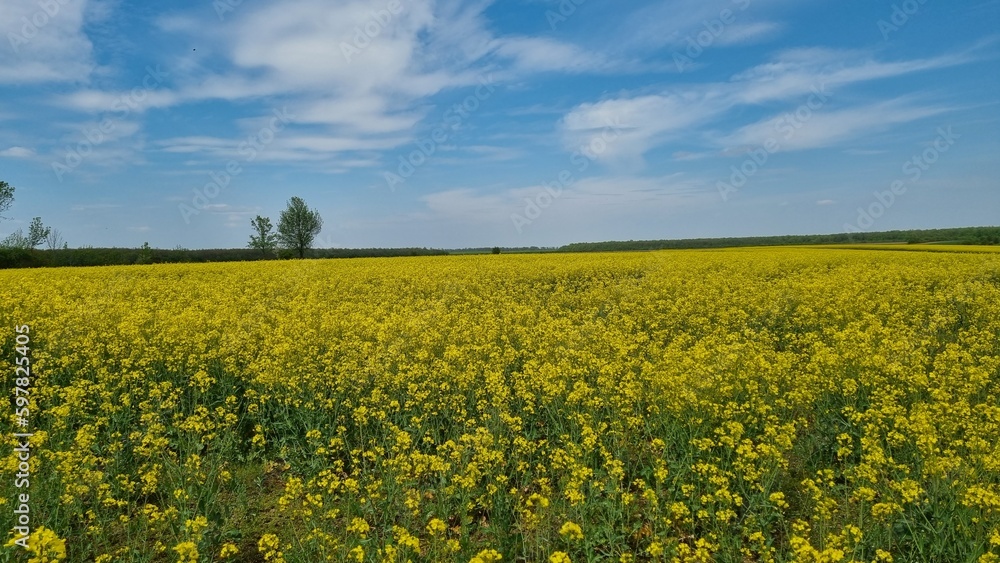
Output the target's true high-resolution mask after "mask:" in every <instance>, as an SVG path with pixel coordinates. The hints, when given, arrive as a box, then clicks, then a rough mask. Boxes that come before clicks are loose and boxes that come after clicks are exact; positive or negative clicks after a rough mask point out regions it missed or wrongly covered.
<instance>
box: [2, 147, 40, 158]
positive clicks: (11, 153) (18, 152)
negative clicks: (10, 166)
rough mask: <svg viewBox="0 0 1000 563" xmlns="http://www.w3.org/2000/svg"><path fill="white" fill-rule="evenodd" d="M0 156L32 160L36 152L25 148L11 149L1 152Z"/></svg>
mask: <svg viewBox="0 0 1000 563" xmlns="http://www.w3.org/2000/svg"><path fill="white" fill-rule="evenodd" d="M0 156H4V157H8V158H31V157H33V156H35V151H33V150H31V149H26V148H24V147H10V148H8V149H4V150H2V151H0Z"/></svg>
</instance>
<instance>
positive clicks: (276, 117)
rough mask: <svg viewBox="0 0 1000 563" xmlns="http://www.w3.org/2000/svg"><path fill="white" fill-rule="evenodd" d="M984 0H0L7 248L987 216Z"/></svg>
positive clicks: (455, 239)
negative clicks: (56, 240) (298, 206)
mask: <svg viewBox="0 0 1000 563" xmlns="http://www.w3.org/2000/svg"><path fill="white" fill-rule="evenodd" d="M998 24H1000V1H998V0H972V1H965V0H951V1H948V2H945V1H944V0H923V1H921V0H907V1H905V2H871V1H860V0H854V1H848V2H832V1H829V2H820V1H812V0H805V1H803V0H798V1H795V2H792V1H783V0H672V1H661V2H643V1H631V2H608V1H601V0H564V1H562V2H558V1H543V0H531V1H529V0H520V1H518V0H506V1H504V2H490V1H464V2H459V1H453V0H438V1H434V0H372V1H367V0H363V1H351V0H347V1H337V2H330V1H328V0H283V1H281V2H278V1H266V0H243V1H240V0H197V1H192V0H175V1H172V2H169V3H159V2H138V1H128V0H4V1H3V3H2V4H0V28H2V29H0V30H2V32H3V37H2V38H0V39H3V44H0V179H2V180H5V181H7V182H9V183H11V184H12V185H14V186H16V187H17V199H16V202H15V205H14V206H13V207H12V208H11V209H10V210H9V211H8V212H7V213H6V215H7V216H8V217H10V218H11V220H7V221H3V222H0V235H3V234H6V233H9V232H11V231H13V230H15V229H17V228H25V227H26V226H27V223H28V222H30V220H31V218H32V217H34V216H41V217H42V219H43V221H44V222H45V223H46V224H48V225H51V226H53V227H55V228H57V229H59V230H60V231H61V232H62V234H63V235H64V237H65V238H66V240H67V241H68V242H69V244H70V246H84V245H93V246H131V247H135V246H139V245H141V244H142V242H144V241H148V242H149V243H150V244H151V245H153V246H156V247H162V248H173V247H176V246H182V247H185V248H219V247H242V246H245V245H246V241H247V239H248V236H249V233H250V226H249V222H250V219H251V218H252V217H254V216H255V215H258V214H261V215H265V216H270V217H272V218H275V219H276V218H277V216H278V213H279V211H280V210H281V209H282V208H283V207H284V204H285V202H286V201H287V199H288V198H289V197H291V196H300V197H302V198H304V199H305V200H306V202H307V203H308V204H309V205H310V206H312V207H315V208H317V209H318V210H319V211H320V213H321V215H322V216H323V218H324V222H325V226H324V230H323V232H322V233H321V234H320V236H319V238H318V240H317V243H316V246H318V247H399V246H428V247H445V248H457V247H473V246H493V245H502V246H532V245H537V246H554V245H561V244H565V243H569V242H576V241H598V240H627V239H661V238H687V237H716V236H745V235H776V234H807V233H834V232H843V231H845V230H891V229H908V228H937V227H952V226H969V225H997V224H1000V190H998V180H997V178H998V177H1000V158H997V155H998V153H1000V135H998V133H997V132H998V130H1000V127H998V125H1000V123H998V121H1000V119H998V118H1000V107H998V101H1000V99H998V96H997V94H998V92H1000V72H998V70H1000V65H998V61H1000V58H998V55H1000V34H998V29H1000V25H998Z"/></svg>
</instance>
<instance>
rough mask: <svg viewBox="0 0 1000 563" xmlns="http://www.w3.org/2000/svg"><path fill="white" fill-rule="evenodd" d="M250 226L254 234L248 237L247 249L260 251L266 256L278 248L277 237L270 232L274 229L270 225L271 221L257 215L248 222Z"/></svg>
mask: <svg viewBox="0 0 1000 563" xmlns="http://www.w3.org/2000/svg"><path fill="white" fill-rule="evenodd" d="M250 226H251V227H253V230H254V232H253V234H251V235H250V243H249V244H247V247H249V248H257V249H260V251H261V252H262V253H263V254H264V256H267V255H268V253H269V252H274V249H275V248H276V247H277V246H278V235H277V234H275V233H274V232H272V229H274V227H273V226H272V225H271V220H270V219H269V218H267V217H261V216H260V215H258V216H257V217H256V218H254V219H251V220H250Z"/></svg>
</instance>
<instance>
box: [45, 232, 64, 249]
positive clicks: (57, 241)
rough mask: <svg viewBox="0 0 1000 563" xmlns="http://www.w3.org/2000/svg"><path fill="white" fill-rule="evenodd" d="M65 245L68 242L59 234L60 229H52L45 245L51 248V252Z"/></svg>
mask: <svg viewBox="0 0 1000 563" xmlns="http://www.w3.org/2000/svg"><path fill="white" fill-rule="evenodd" d="M65 243H66V241H64V240H63V237H62V233H60V232H59V229H52V231H51V232H50V233H49V235H48V236H47V237H45V245H46V246H47V247H48V248H49V250H58V249H59V248H61V247H62V246H63V245H64V244H65Z"/></svg>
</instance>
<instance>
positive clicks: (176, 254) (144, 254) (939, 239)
mask: <svg viewBox="0 0 1000 563" xmlns="http://www.w3.org/2000/svg"><path fill="white" fill-rule="evenodd" d="M935 242H936V243H947V244H981V245H1000V227H965V228H959V229H929V230H910V231H886V232H878V233H843V234H836V235H785V236H775V237H737V238H702V239H677V240H630V241H609V242H578V243H573V244H567V245H566V246H563V247H560V248H539V247H522V248H504V249H500V248H499V247H495V248H493V249H487V248H482V249H480V248H466V249H461V250H451V251H448V250H437V249H430V248H329V249H314V250H310V251H309V252H308V254H307V257H308V258H377V257H394V256H442V255H447V254H476V253H486V252H493V253H499V252H503V253H504V254H520V253H536V252H613V251H624V250H661V249H685V248H686V249H697V248H726V247H739V246H781V245H796V244H838V243H845V244H846V243H853V244H858V243H908V244H920V243H935ZM284 258H292V254H291V253H290V252H287V251H282V252H281V253H279V254H278V255H277V256H275V255H268V256H265V255H264V254H262V253H261V251H260V250H256V249H247V248H228V249H225V248H224V249H215V250H185V249H175V250H165V249H158V248H149V247H148V246H147V247H143V248H69V249H61V250H32V249H24V248H5V247H0V268H40V267H59V266H121V265H129V264H170V263H182V262H242V261H255V260H264V259H270V260H274V259H284Z"/></svg>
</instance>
